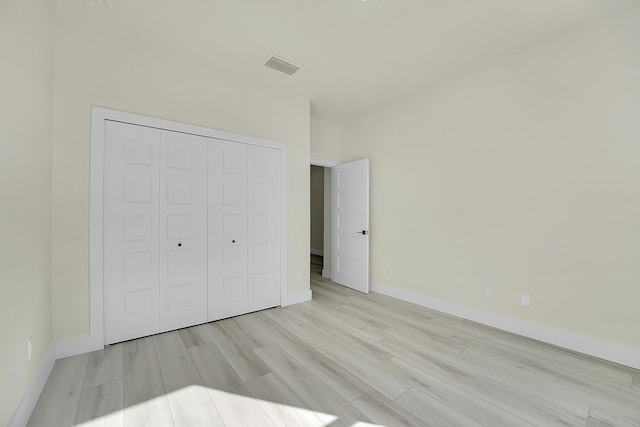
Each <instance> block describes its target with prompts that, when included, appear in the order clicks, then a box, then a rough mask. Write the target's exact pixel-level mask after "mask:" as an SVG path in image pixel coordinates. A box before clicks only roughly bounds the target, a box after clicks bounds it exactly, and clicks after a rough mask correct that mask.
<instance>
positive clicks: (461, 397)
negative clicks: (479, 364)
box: [380, 357, 532, 427]
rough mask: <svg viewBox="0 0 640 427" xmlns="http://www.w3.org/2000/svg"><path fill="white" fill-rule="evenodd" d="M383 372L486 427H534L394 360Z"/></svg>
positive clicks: (429, 374)
mask: <svg viewBox="0 0 640 427" xmlns="http://www.w3.org/2000/svg"><path fill="white" fill-rule="evenodd" d="M380 368H381V369H385V370H387V372H389V373H391V374H393V375H395V376H397V377H398V378H400V379H402V380H403V381H405V382H407V383H408V384H410V385H411V386H413V388H415V389H417V390H420V391H421V392H423V393H424V394H426V395H427V396H430V397H431V398H432V399H434V400H437V401H438V402H439V403H440V404H442V405H446V406H449V407H451V408H452V409H454V410H457V411H458V412H460V413H464V414H465V415H466V416H467V417H469V418H470V419H472V420H475V421H477V422H478V423H479V424H481V425H485V426H512V427H516V426H531V425H532V424H531V423H529V422H527V421H525V420H523V419H521V418H518V417H516V416H515V415H513V414H511V413H510V412H508V411H506V410H504V409H501V408H498V407H497V406H494V405H493V404H491V403H490V402H487V401H486V400H482V398H479V397H477V396H476V394H475V393H470V392H469V391H468V390H469V389H467V390H464V389H462V388H458V387H456V386H455V385H453V384H452V383H451V382H449V381H446V380H444V379H441V378H440V377H438V376H436V375H433V374H432V373H429V372H428V371H427V370H422V369H419V368H417V367H415V366H413V365H411V364H410V363H407V362H405V361H403V360H401V359H398V358H396V357H393V358H391V359H389V360H388V361H387V362H385V363H383V364H382V365H380Z"/></svg>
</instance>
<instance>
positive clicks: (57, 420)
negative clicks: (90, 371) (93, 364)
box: [27, 353, 89, 427]
mask: <svg viewBox="0 0 640 427" xmlns="http://www.w3.org/2000/svg"><path fill="white" fill-rule="evenodd" d="M88 363H89V354H88V353H87V354H81V355H78V356H73V357H67V358H65V359H60V360H57V361H56V363H55V364H54V366H53V369H52V371H51V374H50V375H49V379H47V382H46V384H45V386H44V388H43V390H42V393H41V394H40V399H38V403H37V404H36V407H35V408H34V410H33V413H32V414H31V418H30V419H29V423H28V424H27V425H28V426H34V427H35V426H43V427H55V426H61V427H63V426H70V425H73V423H74V421H75V419H76V415H77V413H78V405H79V403H80V394H81V392H82V384H83V382H84V377H85V374H86V372H87V365H88Z"/></svg>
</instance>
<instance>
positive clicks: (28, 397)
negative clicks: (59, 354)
mask: <svg viewBox="0 0 640 427" xmlns="http://www.w3.org/2000/svg"><path fill="white" fill-rule="evenodd" d="M55 362H56V347H55V344H51V345H50V346H49V349H48V350H47V352H46V353H45V355H44V357H43V358H42V361H41V362H40V366H38V370H37V372H36V375H35V377H34V378H33V381H31V384H30V385H29V388H28V389H27V391H26V393H25V394H24V396H22V400H20V403H19V404H18V407H17V408H16V411H15V412H14V413H13V417H11V419H10V420H9V424H8V425H7V426H8V427H23V426H26V425H27V422H29V418H31V413H32V412H33V409H34V408H35V407H36V403H38V399H39V398H40V393H42V389H43V388H44V385H45V383H46V382H47V379H48V378H49V374H51V370H52V369H53V364H54V363H55ZM7 386H9V385H7Z"/></svg>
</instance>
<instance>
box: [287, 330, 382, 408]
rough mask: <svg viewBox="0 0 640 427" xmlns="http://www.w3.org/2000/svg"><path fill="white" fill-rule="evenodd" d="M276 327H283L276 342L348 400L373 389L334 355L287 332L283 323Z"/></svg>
mask: <svg viewBox="0 0 640 427" xmlns="http://www.w3.org/2000/svg"><path fill="white" fill-rule="evenodd" d="M276 327H277V328H281V329H282V336H281V337H280V338H278V339H277V340H276V344H278V345H279V346H280V347H281V348H282V349H283V350H285V351H286V352H287V353H289V354H290V355H291V356H293V357H294V358H295V359H296V360H297V361H298V362H300V364H302V365H303V366H304V367H305V368H307V369H308V370H309V371H310V372H312V373H313V374H315V375H316V376H318V377H319V378H320V379H322V380H323V381H324V382H325V383H326V384H327V385H329V386H330V387H331V388H332V389H334V390H335V391H336V392H337V393H338V394H339V395H340V396H342V397H344V398H345V399H346V400H348V401H352V400H354V399H356V398H357V397H359V396H361V395H363V394H365V393H366V392H368V391H369V390H371V386H369V385H368V384H367V383H365V382H364V381H362V380H360V379H359V378H358V377H356V376H355V375H353V373H351V371H349V370H348V369H346V368H345V367H344V366H342V365H341V364H340V363H338V362H336V361H335V360H334V359H333V358H332V357H328V356H326V355H325V354H324V353H322V352H321V351H318V350H317V349H315V348H314V347H313V346H311V345H310V344H308V343H306V342H305V341H304V340H302V339H300V338H298V337H297V336H295V335H293V334H287V333H286V332H287V330H286V329H285V328H284V327H282V326H281V325H277V326H276Z"/></svg>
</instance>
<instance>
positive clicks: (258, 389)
mask: <svg viewBox="0 0 640 427" xmlns="http://www.w3.org/2000/svg"><path fill="white" fill-rule="evenodd" d="M246 384H247V387H248V388H249V390H250V391H251V394H253V396H254V397H255V398H256V399H261V400H262V401H263V402H264V404H263V407H264V408H265V411H266V412H267V413H268V414H269V417H270V418H271V419H272V420H273V421H274V422H275V423H276V425H278V426H285V427H289V426H290V427H299V426H309V427H320V426H324V425H326V424H325V422H324V421H322V418H325V419H326V417H327V414H323V413H320V414H316V413H315V412H314V411H312V410H311V409H309V408H307V406H306V405H305V404H304V402H302V400H300V398H298V396H296V395H295V393H294V392H292V391H291V389H289V387H287V385H286V384H285V383H284V382H282V380H280V378H278V376H277V375H275V374H274V373H268V374H266V375H263V376H261V377H259V378H256V379H253V380H251V381H249V382H248V383H246Z"/></svg>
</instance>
